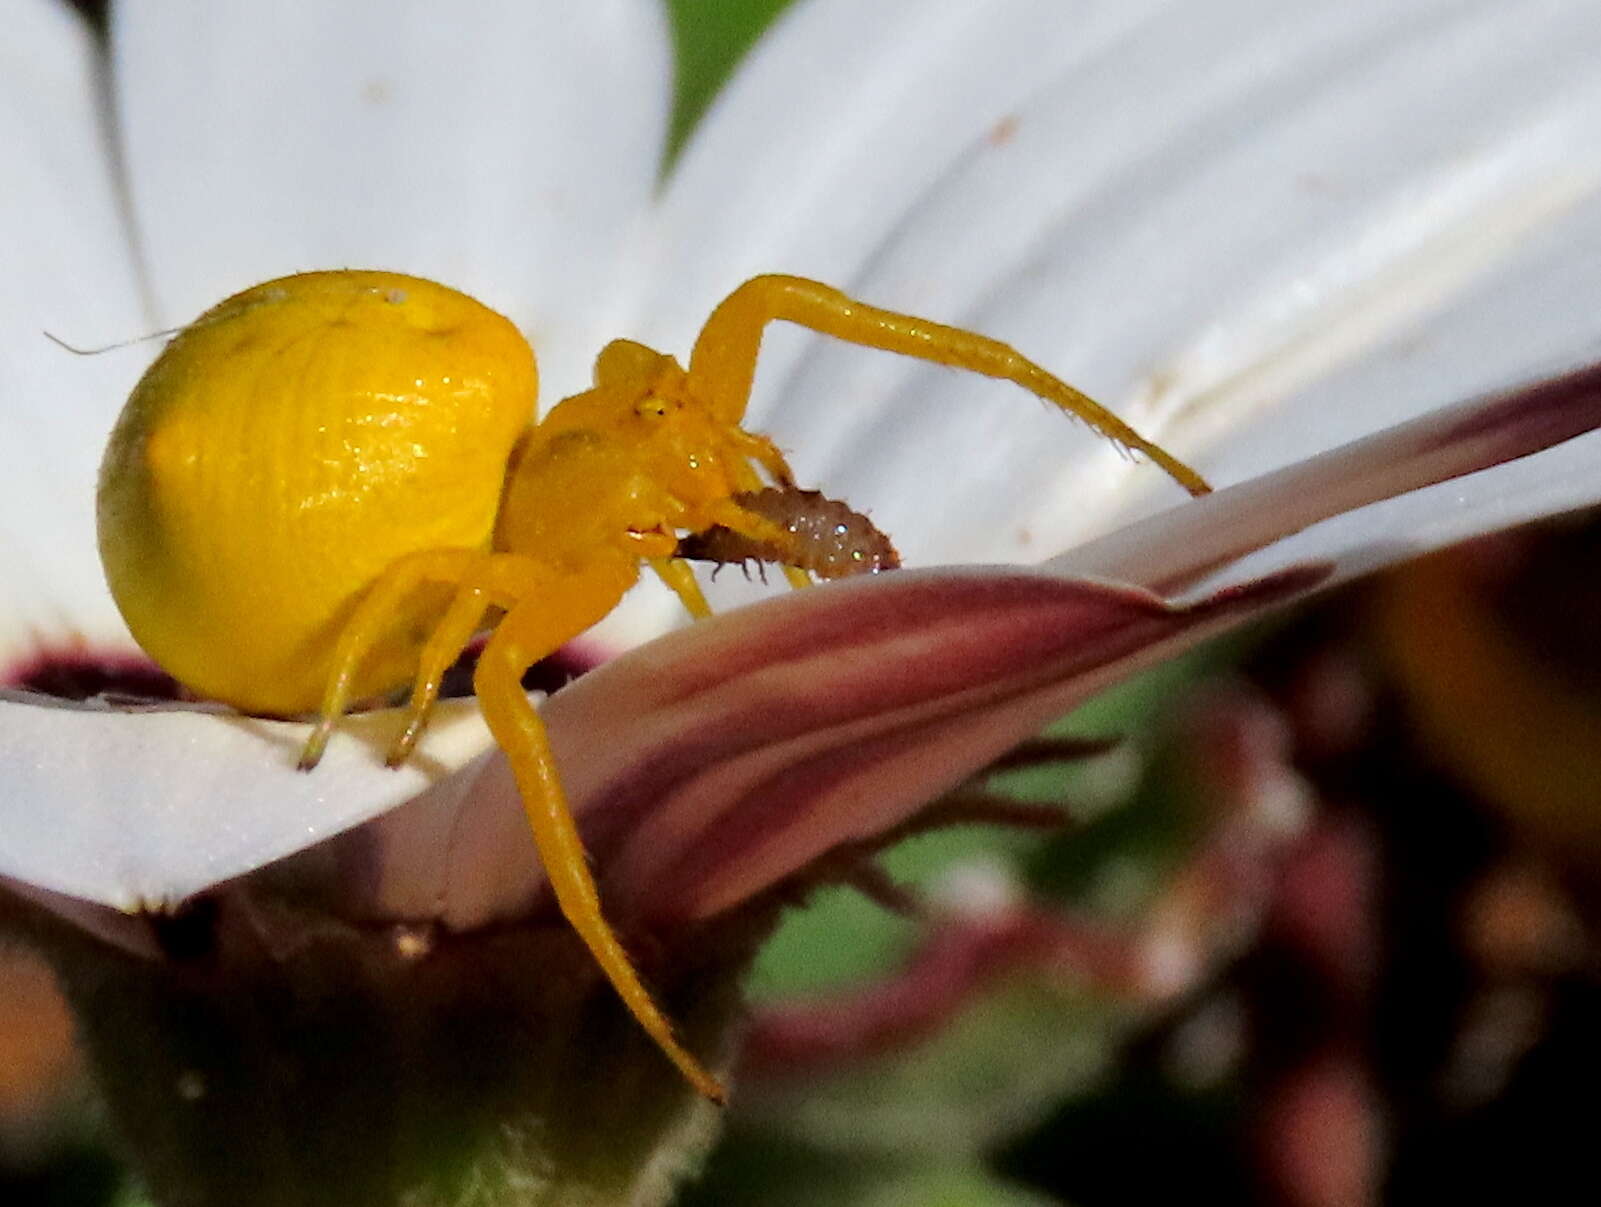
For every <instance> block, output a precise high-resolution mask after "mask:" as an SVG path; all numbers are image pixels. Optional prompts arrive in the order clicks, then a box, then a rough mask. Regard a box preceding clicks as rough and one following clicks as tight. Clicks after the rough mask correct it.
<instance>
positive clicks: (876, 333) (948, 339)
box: [687, 276, 1210, 495]
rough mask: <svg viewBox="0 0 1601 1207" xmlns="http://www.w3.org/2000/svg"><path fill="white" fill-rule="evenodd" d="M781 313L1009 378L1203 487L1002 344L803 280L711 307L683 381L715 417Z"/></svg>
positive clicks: (748, 376) (744, 398)
mask: <svg viewBox="0 0 1601 1207" xmlns="http://www.w3.org/2000/svg"><path fill="white" fill-rule="evenodd" d="M779 319H783V320H785V321H787V322H791V323H797V324H799V325H800V326H802V327H808V328H810V329H811V330H813V331H817V332H821V333H822V334H824V335H831V336H833V337H834V338H836V339H841V340H845V341H847V342H849V343H853V344H862V345H864V346H866V347H870V348H881V349H883V350H884V351H886V352H898V353H900V354H901V355H903V356H911V357H915V358H917V359H918V360H926V361H932V362H934V363H935V364H941V365H949V366H950V367H951V368H954V369H966V370H968V371H969V372H973V373H980V374H982V375H984V376H985V377H995V378H999V379H1001V380H1003V381H1010V382H1013V383H1015V384H1017V385H1020V386H1022V387H1023V388H1024V389H1025V390H1028V391H1029V392H1030V393H1032V394H1035V395H1037V396H1038V397H1040V398H1042V399H1044V400H1045V401H1047V402H1049V403H1052V404H1053V405H1055V406H1057V407H1059V408H1061V409H1062V410H1063V411H1066V412H1067V413H1068V414H1070V415H1074V416H1077V417H1078V418H1079V419H1081V420H1083V421H1084V422H1085V423H1087V424H1088V425H1089V426H1090V427H1091V428H1092V429H1093V430H1094V431H1096V432H1099V433H1100V434H1101V435H1102V436H1105V437H1106V438H1107V439H1109V440H1112V441H1114V442H1115V443H1117V444H1120V445H1122V446H1123V447H1124V448H1127V449H1132V450H1134V451H1137V452H1140V453H1143V454H1145V455H1146V456H1147V457H1149V458H1150V459H1151V460H1152V461H1154V462H1155V463H1156V464H1157V465H1159V466H1160V467H1161V468H1162V469H1163V470H1165V471H1166V472H1167V474H1168V476H1169V477H1171V478H1172V479H1173V480H1174V481H1176V482H1177V483H1178V484H1179V485H1181V486H1183V487H1184V489H1186V490H1188V491H1189V492H1190V493H1191V494H1192V495H1200V494H1205V493H1206V492H1207V491H1208V490H1209V489H1210V488H1209V487H1208V486H1207V484H1206V481H1205V479H1203V478H1202V477H1201V476H1200V475H1199V474H1198V473H1196V472H1195V471H1194V470H1193V469H1191V468H1190V467H1189V466H1187V465H1185V464H1184V463H1183V462H1182V461H1179V460H1178V459H1177V458H1175V457H1173V456H1172V455H1170V454H1169V453H1168V452H1167V451H1166V450H1164V449H1162V448H1161V447H1159V446H1158V445H1155V444H1153V443H1151V442H1150V441H1149V440H1147V439H1145V437H1143V436H1141V435H1140V434H1139V433H1138V432H1136V431H1135V430H1134V429H1133V428H1131V427H1129V425H1128V424H1126V423H1124V422H1123V421H1122V420H1121V419H1119V418H1118V417H1117V416H1116V415H1114V414H1112V413H1111V412H1110V411H1108V410H1107V409H1106V408H1105V407H1103V406H1101V405H1100V404H1099V403H1097V402H1095V401H1094V400H1093V399H1091V398H1090V397H1088V396H1087V395H1085V394H1083V393H1081V392H1079V391H1078V390H1075V389H1074V388H1073V387H1072V386H1070V385H1068V384H1067V383H1066V382H1063V381H1060V380H1059V379H1057V378H1056V377H1054V376H1052V375H1051V374H1050V373H1048V372H1046V371H1045V370H1044V369H1042V368H1041V367H1040V366H1039V365H1037V364H1035V363H1034V362H1033V361H1031V360H1029V359H1027V358H1026V357H1024V356H1023V355H1022V354H1021V353H1019V352H1017V351H1016V350H1015V349H1013V348H1011V347H1010V346H1008V345H1007V344H1004V343H1001V342H1000V341H999V340H994V339H990V338H989V337H988V336H983V335H978V334H976V333H975V332H972V331H964V330H962V329H961V328H959V327H947V326H945V325H943V324H941V323H935V322H930V321H929V320H927V319H920V318H914V317H913V316H911V315H908V314H899V313H897V312H895V311H892V310H881V309H879V308H878V307H876V306H868V305H866V304H865V303H862V302H858V301H856V300H855V299H853V298H850V297H847V296H846V295H845V294H843V293H841V292H840V291H839V290H837V289H833V288H831V287H829V286H827V285H823V284H820V283H819V282H817V281H809V280H806V279H805V278H804V277H789V276H761V277H753V278H752V279H751V280H749V281H746V282H745V283H744V284H743V285H741V286H740V287H739V288H738V289H736V290H734V292H733V293H731V294H729V295H728V297H726V298H724V299H723V301H722V302H720V303H719V304H718V306H717V308H716V309H715V310H713V311H712V314H711V317H710V318H708V319H707V320H706V325H705V326H704V327H702V328H701V332H700V335H699V336H698V337H697V338H696V340H695V347H694V350H693V351H692V352H691V354H690V358H689V379H688V383H687V384H688V390H689V393H690V394H691V396H692V397H695V398H698V399H699V400H700V401H701V402H703V403H704V404H706V405H707V406H708V407H710V408H711V410H712V413H713V414H714V415H716V416H717V417H718V418H719V419H721V420H723V421H724V422H726V423H729V424H731V425H738V424H739V422H740V421H741V419H742V418H743V417H744V414H745V407H746V404H747V403H748V402H749V400H750V390H751V383H752V382H753V381H754V380H755V377H756V356H757V353H758V351H759V350H760V347H761V340H762V332H763V330H764V329H765V328H766V326H767V324H768V323H771V322H774V321H775V320H779Z"/></svg>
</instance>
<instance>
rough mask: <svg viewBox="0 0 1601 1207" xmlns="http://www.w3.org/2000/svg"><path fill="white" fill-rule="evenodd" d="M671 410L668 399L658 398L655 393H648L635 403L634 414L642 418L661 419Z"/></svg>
mask: <svg viewBox="0 0 1601 1207" xmlns="http://www.w3.org/2000/svg"><path fill="white" fill-rule="evenodd" d="M668 410H669V407H668V403H667V400H666V399H665V398H658V397H657V396H656V395H654V394H646V395H645V397H643V398H641V399H640V400H639V401H638V402H636V403H635V404H634V414H636V415H638V416H639V417H640V418H641V419H661V418H663V417H664V416H665V415H666V414H667V412H668Z"/></svg>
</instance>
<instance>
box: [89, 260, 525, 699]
mask: <svg viewBox="0 0 1601 1207" xmlns="http://www.w3.org/2000/svg"><path fill="white" fill-rule="evenodd" d="M220 366H225V367H226V371H219V367H220ZM535 388H536V375H535V369H534V359H533V354H532V352H531V350H530V349H529V347H528V344H527V341H525V340H524V339H523V337H522V336H521V334H519V332H518V331H517V329H516V328H515V327H514V326H513V325H512V324H511V322H510V321H509V320H507V319H505V318H504V317H502V316H501V315H499V314H497V313H495V312H494V311H492V310H490V309H488V308H487V307H485V306H483V305H481V304H479V303H478V302H476V301H474V300H472V299H471V298H468V297H467V296H466V295H464V294H461V293H458V292H457V291H455V290H453V289H449V288H447V287H445V286H442V285H438V284H435V283H433V282H431V281H425V280H422V279H420V278H415V277H408V276H402V275H399V274H395V273H382V272H352V271H338V272H319V273H306V274H302V275H299V276H292V277H284V278H281V279H279V280H276V281H268V282H266V283H265V284H262V285H258V286H255V287H254V288H252V289H248V290H245V291H244V292H243V293H239V294H236V295H234V296H233V297H231V298H229V299H227V300H226V301H224V302H222V303H220V304H219V305H217V306H216V307H213V308H212V309H211V310H209V311H207V312H206V313H205V314H203V315H202V316H201V317H200V318H198V319H196V320H195V321H194V322H193V323H191V324H190V325H189V326H187V327H185V328H184V329H183V330H182V332H180V333H179V334H178V336H177V337H176V338H175V339H173V340H172V342H171V343H169V344H168V345H167V347H166V348H165V349H164V350H163V352H162V354H161V355H160V357H158V358H157V360H156V361H155V363H154V364H152V365H151V367H150V369H149V370H148V371H147V372H146V373H145V375H144V377H143V378H142V379H141V381H140V382H139V384H138V386H136V387H135V389H134V391H133V393H132V395H131V396H130V397H129V400H128V404H127V406H126V408H125V409H124V410H123V413H122V415H121V417H120V419H119V420H118V422H117V425H116V428H115V430H114V432H113V434H112V438H111V441H110V444H109V445H108V447H107V450H106V456H105V460H104V462H103V463H102V466H101V476H100V488H99V494H98V518H99V529H100V548H101V557H102V560H103V561H104V563H105V568H106V576H107V581H108V582H109V584H110V586H111V590H112V594H113V595H114V596H115V598H116V600H117V604H118V606H119V608H120V609H121V610H122V614H123V616H124V618H125V619H126V620H127V622H128V626H129V628H130V630H131V631H132V632H133V635H134V637H135V639H136V640H137V641H138V642H139V644H140V645H141V646H142V647H143V648H144V649H145V651H146V652H147V653H149V654H150V655H151V657H153V658H154V659H155V660H156V661H157V662H158V663H160V664H161V666H163V667H164V668H165V669H166V670H167V671H169V672H170V673H171V674H172V675H173V676H174V677H175V678H177V679H178V680H179V681H180V682H182V683H183V684H185V685H186V686H187V687H189V688H190V689H192V690H193V691H195V692H197V693H199V694H201V695H203V696H207V697H209V698H213V699H219V700H223V701H226V702H227V703H230V704H233V705H235V706H237V707H239V708H242V709H245V710H247V711H251V712H261V713H276V714H293V713H298V712H305V711H308V710H311V709H314V708H315V707H316V706H317V704H318V702H319V700H320V699H321V697H322V693H323V689H324V685H325V682H326V680H327V677H328V665H329V661H330V655H331V652H332V647H333V643H334V641H335V639H336V638H337V635H338V633H339V631H340V628H341V626H342V624H343V622H344V619H345V617H346V616H347V615H348V612H349V610H350V607H351V606H352V603H353V601H354V599H355V598H356V596H358V595H359V594H360V593H361V591H362V590H364V589H365V588H366V587H367V586H368V585H369V584H370V583H371V582H372V581H373V580H374V579H375V578H376V577H377V576H378V575H379V573H380V572H381V571H383V570H384V569H385V568H386V567H387V566H389V565H390V564H391V563H392V562H394V561H395V559H396V558H398V557H401V556H403V555H405V554H407V553H412V552H416V551H419V550H424V549H434V548H441V547H465V548H486V547H487V546H488V543H489V539H490V534H491V532H492V530H493V527H494V522H495V514H496V510H497V508H498V506H499V502H500V498H501V492H502V487H503V484H504V480H505V475H506V463H507V460H508V458H509V456H510V453H511V449H512V447H513V445H514V443H515V442H516V440H517V439H518V437H519V436H520V435H521V434H522V432H523V431H524V430H525V428H526V427H527V425H528V423H529V420H530V418H531V416H532V412H533V407H534V397H535ZM416 621H417V618H416V617H400V618H397V623H396V626H395V630H394V632H395V637H394V640H393V641H392V642H391V643H390V648H388V649H385V648H383V647H380V649H379V650H378V651H376V652H375V655H374V657H373V658H372V659H371V660H370V661H369V664H368V666H367V667H366V668H364V670H363V674H362V680H363V683H362V694H370V693H371V692H374V691H379V690H383V689H385V688H388V687H392V686H395V685H397V684H400V683H403V682H405V681H406V680H407V679H408V678H409V675H410V672H411V668H412V665H413V663H414V661H415V644H416V643H415V638H414V635H413V633H412V632H411V630H412V629H414V628H415V627H417V625H416Z"/></svg>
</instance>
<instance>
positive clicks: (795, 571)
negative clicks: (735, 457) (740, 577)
mask: <svg viewBox="0 0 1601 1207" xmlns="http://www.w3.org/2000/svg"><path fill="white" fill-rule="evenodd" d="M753 476H754V475H753ZM756 485H757V486H759V485H761V484H760V483H759V482H758V483H756ZM744 489H748V488H744ZM707 512H708V514H709V515H710V516H711V521H712V523H714V524H721V525H722V526H723V527H724V528H727V529H729V530H730V531H732V532H737V533H739V535H740V536H743V537H749V538H750V539H751V540H753V541H758V542H761V543H763V544H766V545H768V546H770V547H771V548H773V549H774V550H778V551H782V550H784V549H788V548H792V547H793V546H792V545H791V538H790V534H789V531H788V530H787V529H785V528H784V527H782V526H781V525H778V524H775V523H773V521H771V520H769V519H768V518H767V517H766V516H759V515H757V514H756V513H755V512H752V511H747V510H746V509H745V508H743V507H741V506H740V505H739V504H738V503H736V502H734V500H732V499H718V500H717V501H716V502H714V503H712V504H710V505H709V506H708V508H707ZM774 560H775V561H778V562H780V564H781V565H782V567H783V571H784V577H785V578H787V579H788V580H789V585H790V586H791V587H794V588H795V589H796V590H799V589H800V588H802V587H809V586H811V585H812V576H811V575H810V574H808V573H806V571H804V570H802V569H801V568H800V567H799V566H791V565H784V564H783V560H782V558H781V557H780V558H775V559H774Z"/></svg>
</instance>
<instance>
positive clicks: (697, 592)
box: [649, 557, 712, 620]
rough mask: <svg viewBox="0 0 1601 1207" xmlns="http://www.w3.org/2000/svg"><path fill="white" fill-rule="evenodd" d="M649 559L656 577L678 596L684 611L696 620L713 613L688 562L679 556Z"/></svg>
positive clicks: (703, 618)
mask: <svg viewBox="0 0 1601 1207" xmlns="http://www.w3.org/2000/svg"><path fill="white" fill-rule="evenodd" d="M649 560H650V568H651V569H652V570H654V571H656V577H657V578H659V579H661V580H662V582H664V583H666V584H667V586H668V587H669V588H670V589H671V590H672V592H673V594H675V595H677V596H678V599H679V602H681V603H682V604H683V605H684V611H686V612H688V613H689V614H690V615H691V616H693V617H694V618H695V619H696V620H705V619H706V618H707V617H708V616H710V615H711V614H712V606H711V604H709V603H707V602H706V596H705V594H704V593H703V592H702V591H701V589H700V584H699V583H698V582H696V581H695V572H694V571H693V570H691V569H690V568H689V563H688V562H686V561H684V560H683V559H682V558H677V557H653V558H651V559H649Z"/></svg>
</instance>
